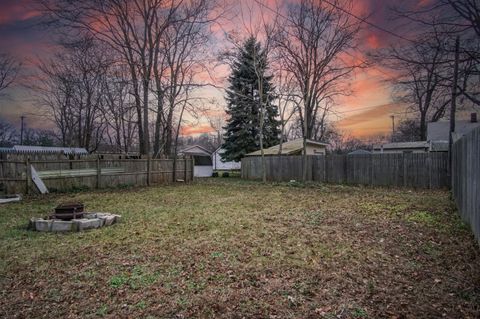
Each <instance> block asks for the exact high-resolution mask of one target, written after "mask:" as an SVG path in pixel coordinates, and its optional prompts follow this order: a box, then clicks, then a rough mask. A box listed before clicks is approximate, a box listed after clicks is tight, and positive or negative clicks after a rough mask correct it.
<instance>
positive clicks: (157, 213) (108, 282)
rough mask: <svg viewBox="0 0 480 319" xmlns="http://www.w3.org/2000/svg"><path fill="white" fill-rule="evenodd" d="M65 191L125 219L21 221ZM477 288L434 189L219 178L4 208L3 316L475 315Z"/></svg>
mask: <svg viewBox="0 0 480 319" xmlns="http://www.w3.org/2000/svg"><path fill="white" fill-rule="evenodd" d="M72 199H74V200H79V201H83V202H84V203H85V204H86V205H87V207H88V208H89V209H91V210H97V211H107V212H115V213H120V214H122V215H123V217H124V219H123V222H122V223H121V224H118V225H114V226H113V227H108V228H104V229H100V230H94V231H88V232H84V233H74V234H44V233H35V232H31V231H28V230H26V229H25V225H26V222H27V220H28V218H29V217H32V216H42V215H45V212H47V211H49V210H51V209H52V208H53V207H54V206H55V205H56V204H58V203H60V202H62V201H70V200H72ZM479 287H480V253H479V249H478V247H477V246H476V244H475V242H474V240H473V238H472V236H471V233H470V232H469V231H468V229H467V228H466V227H465V226H464V225H462V223H461V222H460V221H459V219H458V218H457V216H456V214H455V212H454V209H453V206H452V204H451V202H450V201H449V199H448V194H447V193H446V192H443V191H411V190H398V189H390V190H388V189H380V188H364V187H347V186H321V185H310V186H309V187H307V188H301V187H293V186H292V185H290V186H289V185H261V184H259V183H255V182H244V181H240V180H236V179H224V178H221V179H210V180H205V181H202V182H199V183H196V184H193V185H183V186H166V187H156V188H148V189H147V188H143V189H128V190H113V191H98V192H83V193H76V194H63V195H50V196H47V197H43V198H36V199H34V198H32V199H28V200H25V201H23V202H21V203H15V204H9V205H4V206H1V207H0V317H8V318H10V317H19V318H34V317H45V318H94V317H110V318H121V317H125V318H126V317H128V318H140V317H142V318H191V317H195V318H211V317H220V318H438V317H442V316H444V317H447V318H478V317H479V316H480V288H479Z"/></svg>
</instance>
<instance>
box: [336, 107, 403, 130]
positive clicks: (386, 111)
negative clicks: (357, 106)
mask: <svg viewBox="0 0 480 319" xmlns="http://www.w3.org/2000/svg"><path fill="white" fill-rule="evenodd" d="M404 110H405V106H404V105H402V104H396V103H390V104H384V105H379V106H375V107H372V108H371V109H368V110H365V111H360V112H359V113H356V114H353V115H349V116H347V117H345V118H344V119H342V120H340V121H338V122H337V123H336V124H337V127H338V128H339V129H341V130H343V131H347V132H350V133H351V134H352V135H353V136H356V137H371V136H375V135H380V134H388V133H390V132H391V130H392V119H391V118H390V115H392V114H399V113H400V112H401V111H404ZM397 118H400V116H397Z"/></svg>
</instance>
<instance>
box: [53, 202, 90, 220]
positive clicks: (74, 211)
mask: <svg viewBox="0 0 480 319" xmlns="http://www.w3.org/2000/svg"><path fill="white" fill-rule="evenodd" d="M84 209H85V206H84V205H83V204H82V203H65V204H60V205H58V206H57V207H56V208H55V212H54V213H53V214H52V215H50V216H49V219H60V220H72V219H79V218H83V214H84Z"/></svg>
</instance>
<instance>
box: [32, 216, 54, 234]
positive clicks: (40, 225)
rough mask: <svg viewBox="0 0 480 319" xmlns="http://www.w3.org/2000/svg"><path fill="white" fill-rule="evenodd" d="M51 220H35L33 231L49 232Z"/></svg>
mask: <svg viewBox="0 0 480 319" xmlns="http://www.w3.org/2000/svg"><path fill="white" fill-rule="evenodd" d="M52 223H53V220H45V219H37V220H36V221H35V230H36V231H43V232H46V231H51V229H52Z"/></svg>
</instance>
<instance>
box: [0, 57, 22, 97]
mask: <svg viewBox="0 0 480 319" xmlns="http://www.w3.org/2000/svg"><path fill="white" fill-rule="evenodd" d="M19 69H20V64H19V63H18V62H17V61H15V59H14V58H13V57H12V56H10V55H8V54H6V53H0V95H1V94H2V91H4V90H5V89H7V88H8V87H9V86H10V85H12V83H13V81H15V78H16V77H17V74H18V71H19Z"/></svg>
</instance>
